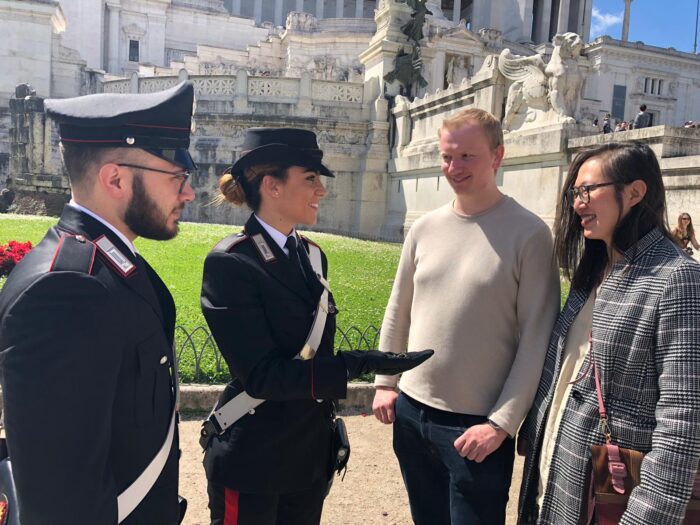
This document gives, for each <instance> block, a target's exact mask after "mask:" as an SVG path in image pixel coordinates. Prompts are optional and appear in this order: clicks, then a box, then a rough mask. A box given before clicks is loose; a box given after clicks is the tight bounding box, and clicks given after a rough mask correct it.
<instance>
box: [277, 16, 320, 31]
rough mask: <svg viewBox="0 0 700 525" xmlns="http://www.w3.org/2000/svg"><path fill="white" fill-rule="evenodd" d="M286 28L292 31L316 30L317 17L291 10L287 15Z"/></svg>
mask: <svg viewBox="0 0 700 525" xmlns="http://www.w3.org/2000/svg"><path fill="white" fill-rule="evenodd" d="M285 26H286V27H287V29H290V30H292V31H303V32H311V31H316V28H317V26H318V19H317V18H316V17H315V16H314V15H312V14H311V13H299V12H296V11H292V12H291V13H289V14H288V15H287V21H286V23H285Z"/></svg>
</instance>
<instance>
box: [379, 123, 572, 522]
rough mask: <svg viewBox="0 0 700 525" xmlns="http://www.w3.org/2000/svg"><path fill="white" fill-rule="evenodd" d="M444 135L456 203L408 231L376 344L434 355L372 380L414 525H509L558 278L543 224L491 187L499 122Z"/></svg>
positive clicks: (446, 170) (498, 156)
mask: <svg viewBox="0 0 700 525" xmlns="http://www.w3.org/2000/svg"><path fill="white" fill-rule="evenodd" d="M439 137H440V155H441V160H442V166H441V167H442V173H443V174H444V175H445V178H446V179H447V181H448V182H449V184H450V186H451V187H452V189H453V191H454V193H455V198H454V200H453V201H452V202H450V203H449V204H447V205H445V206H443V207H441V208H438V209H437V210H434V211H432V212H430V213H428V214H426V215H424V216H423V217H421V218H420V219H419V220H417V221H416V222H415V223H414V224H413V226H412V227H411V229H410V231H409V233H408V235H407V237H406V240H405V243H404V246H403V252H402V254H401V260H400V262H399V268H398V270H397V274H396V280H395V282H394V287H393V290H392V293H391V297H390V299H389V304H388V306H387V309H386V313H385V317H384V323H383V325H382V331H381V334H382V335H381V340H380V348H381V350H383V351H390V352H405V351H406V350H411V349H416V348H426V347H430V348H434V349H435V355H434V357H433V359H431V360H429V361H428V362H427V363H426V364H425V365H423V366H422V367H420V368H418V369H416V370H413V371H410V372H406V373H404V374H403V376H402V377H401V381H400V382H399V377H398V376H377V379H376V382H375V386H376V389H377V391H376V394H375V398H374V407H373V408H374V414H375V416H376V417H377V419H379V420H380V421H381V422H383V423H387V424H389V423H393V424H394V450H395V452H396V456H397V458H398V460H399V465H400V467H401V472H402V475H403V479H404V483H405V485H406V490H407V492H408V496H409V501H410V505H411V514H412V516H413V520H414V521H415V523H416V524H417V525H424V524H430V525H440V524H452V525H456V524H488V525H495V524H499V523H504V522H505V508H506V503H507V501H508V489H509V487H510V480H511V475H512V469H513V454H514V452H513V451H514V443H513V439H512V437H513V436H514V435H515V433H516V432H517V430H518V427H519V426H520V423H521V422H522V420H523V418H524V417H525V415H526V414H527V411H528V409H529V407H530V404H531V402H532V399H533V397H534V395H535V390H536V388H537V384H538V381H539V378H540V373H541V371H542V363H543V359H544V352H545V350H546V347H547V339H548V337H549V335H548V334H549V333H550V331H551V328H552V325H553V323H554V318H555V316H556V313H557V311H558V306H559V280H558V275H557V271H556V268H555V265H554V263H553V258H552V237H551V233H550V231H549V228H548V227H547V226H546V225H545V224H544V222H542V220H540V219H539V218H538V217H537V216H536V215H534V214H533V213H531V212H529V211H527V210H526V209H525V208H523V207H522V206H520V205H519V204H518V203H517V202H515V200H513V199H512V198H510V197H507V196H505V195H504V194H503V193H501V191H500V190H499V188H498V186H497V184H496V172H497V170H498V168H499V167H500V165H501V161H502V160H503V154H504V146H503V133H502V131H501V126H500V123H499V122H498V120H496V119H495V118H494V117H493V116H492V115H491V114H489V113H487V112H485V111H482V110H479V109H466V110H463V111H462V112H460V113H458V114H457V115H455V116H454V117H451V118H449V119H447V120H445V121H444V122H443V125H442V128H441V129H440V131H439ZM397 384H398V386H399V388H400V391H401V393H400V394H398V393H397V392H396V390H395V387H396V386H397Z"/></svg>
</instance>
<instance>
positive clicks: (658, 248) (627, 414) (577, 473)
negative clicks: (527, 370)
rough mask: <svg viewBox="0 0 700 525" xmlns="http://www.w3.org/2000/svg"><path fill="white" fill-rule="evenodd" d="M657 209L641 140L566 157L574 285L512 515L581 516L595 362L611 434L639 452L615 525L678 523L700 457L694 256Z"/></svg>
mask: <svg viewBox="0 0 700 525" xmlns="http://www.w3.org/2000/svg"><path fill="white" fill-rule="evenodd" d="M665 217H666V199H665V194H664V186H663V182H662V178H661V169H660V167H659V163H658V161H657V159H656V155H654V152H653V151H652V150H651V149H650V148H649V147H648V146H647V145H645V144H641V143H634V142H632V143H610V144H605V145H602V146H598V147H595V148H592V149H589V150H585V151H582V152H581V153H579V154H578V155H577V156H576V157H575V158H574V160H573V161H572V163H571V165H570V167H569V171H568V176H567V178H566V181H565V182H564V185H563V190H562V193H561V196H560V198H559V204H558V211H557V216H556V219H555V225H554V231H555V241H554V242H555V250H556V254H557V258H558V261H559V265H560V266H561V268H563V271H564V273H565V276H566V278H567V279H568V280H569V281H570V282H571V289H570V292H569V297H568V299H567V301H566V304H565V305H564V308H563V310H562V311H561V313H560V314H559V317H558V319H557V322H556V324H555V326H554V330H553V331H552V336H551V338H550V342H549V348H548V350H547V357H546V360H545V365H544V370H543V373H542V378H541V379H540V385H539V388H538V389H537V396H536V397H535V402H534V403H533V405H532V408H531V409H530V412H529V414H528V416H527V418H526V419H525V422H524V423H523V426H522V428H521V430H520V435H519V438H520V439H521V441H522V443H523V447H522V448H523V449H524V451H525V453H526V459H525V468H524V473H523V482H522V486H521V490H520V501H519V511H518V523H519V524H521V525H526V524H527V525H529V524H535V523H537V524H540V525H561V524H564V523H571V524H576V523H587V521H586V519H587V517H588V515H587V511H586V504H587V501H588V497H589V492H588V490H587V488H586V486H587V482H588V479H589V477H590V474H591V466H590V463H591V448H590V447H591V445H600V444H603V443H604V442H605V437H604V435H603V432H602V429H601V417H600V414H599V407H598V394H597V388H596V381H595V378H594V376H595V373H594V368H597V371H598V374H599V377H600V384H601V391H602V395H603V399H604V404H605V408H606V411H607V414H608V416H609V419H608V425H609V428H610V432H611V433H612V441H613V443H615V444H619V446H621V447H626V448H631V449H635V450H638V451H640V452H643V453H645V454H646V455H645V457H644V460H643V461H642V464H641V483H640V484H639V485H638V486H637V487H636V488H634V489H633V490H632V492H631V495H630V499H629V503H628V505H627V508H626V511H625V513H624V515H623V516H622V520H621V521H620V524H621V525H633V524H635V525H636V524H642V523H645V524H647V523H648V524H652V523H653V524H664V525H680V524H681V523H682V521H683V516H684V514H685V510H686V506H687V504H688V501H689V499H690V495H691V491H692V489H693V482H694V480H695V473H696V471H697V470H698V461H699V460H700V308H699V307H698V305H700V265H699V264H698V263H697V262H695V261H694V260H692V259H690V258H688V257H687V256H686V255H685V253H683V251H682V250H681V249H680V248H679V247H678V246H677V245H676V243H675V242H674V240H673V236H672V235H671V232H669V231H668V227H667V226H666V221H665ZM519 448H520V447H519Z"/></svg>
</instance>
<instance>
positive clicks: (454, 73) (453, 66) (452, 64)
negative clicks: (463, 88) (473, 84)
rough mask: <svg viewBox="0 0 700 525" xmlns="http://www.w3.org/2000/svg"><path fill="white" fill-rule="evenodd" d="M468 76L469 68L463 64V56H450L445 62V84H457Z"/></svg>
mask: <svg viewBox="0 0 700 525" xmlns="http://www.w3.org/2000/svg"><path fill="white" fill-rule="evenodd" d="M468 77H469V68H467V67H466V66H465V64H464V57H457V56H455V57H452V58H451V59H450V61H449V62H448V64H447V74H446V75H445V78H446V80H447V85H448V86H449V85H450V84H452V85H455V86H456V85H458V84H459V83H460V82H462V80H464V79H465V78H468Z"/></svg>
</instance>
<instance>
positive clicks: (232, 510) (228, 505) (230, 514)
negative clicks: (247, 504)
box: [224, 489, 240, 525]
mask: <svg viewBox="0 0 700 525" xmlns="http://www.w3.org/2000/svg"><path fill="white" fill-rule="evenodd" d="M239 495H240V492H238V491H237V490H231V489H224V497H225V506H224V525H238V496H239Z"/></svg>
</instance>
